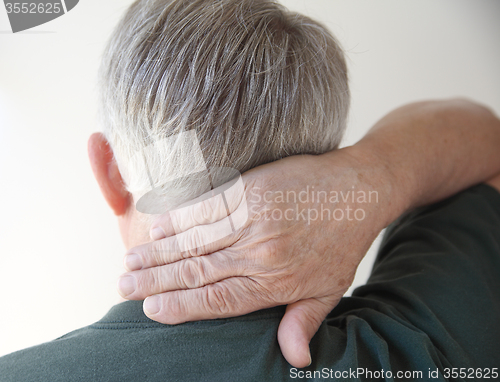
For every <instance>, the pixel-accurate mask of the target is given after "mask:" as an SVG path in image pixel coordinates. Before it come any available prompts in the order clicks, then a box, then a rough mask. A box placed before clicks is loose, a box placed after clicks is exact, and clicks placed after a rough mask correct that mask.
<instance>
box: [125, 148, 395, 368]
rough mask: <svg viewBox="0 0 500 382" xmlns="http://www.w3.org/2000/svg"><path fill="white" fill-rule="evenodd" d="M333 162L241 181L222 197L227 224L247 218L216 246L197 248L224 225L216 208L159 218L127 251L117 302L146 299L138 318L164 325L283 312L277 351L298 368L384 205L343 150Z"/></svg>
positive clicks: (292, 162) (286, 163)
mask: <svg viewBox="0 0 500 382" xmlns="http://www.w3.org/2000/svg"><path fill="white" fill-rule="evenodd" d="M330 155H332V154H330ZM334 155H335V160H334V161H333V163H335V166H332V165H331V163H332V158H328V164H327V163H326V161H325V163H323V162H322V161H321V160H319V159H320V158H321V157H313V156H300V157H290V158H286V159H284V160H281V161H279V162H275V163H271V164H268V165H265V166H262V167H260V168H258V169H256V170H251V171H249V172H247V173H245V174H244V175H243V182H244V188H245V192H244V193H232V194H231V193H226V195H227V196H228V197H229V199H228V200H227V202H228V203H227V204H228V207H229V210H230V212H231V214H233V215H234V214H235V211H237V210H238V208H239V207H241V206H242V202H243V197H246V203H247V204H246V206H245V207H246V208H247V211H248V214H249V218H248V220H247V221H246V223H245V224H244V225H243V227H242V228H241V229H239V230H237V231H236V232H235V233H233V234H232V235H230V236H228V237H226V238H224V239H221V240H219V241H216V242H215V243H211V244H207V245H203V240H202V238H203V237H206V235H204V232H211V230H212V229H215V230H217V224H218V223H220V222H221V221H222V220H223V219H224V218H225V217H226V216H227V212H226V207H225V205H224V204H223V203H220V201H219V202H218V203H217V202H215V201H214V200H215V199H207V200H205V201H204V202H203V204H201V205H200V204H197V205H194V206H191V207H187V208H183V209H179V210H177V211H172V212H171V213H166V214H164V215H162V216H161V217H160V218H159V219H158V220H157V221H156V222H155V223H154V224H153V226H152V233H153V234H152V236H153V237H154V238H155V239H159V240H157V241H154V242H152V243H148V244H145V245H142V246H139V247H136V248H133V249H131V250H129V251H128V254H127V256H126V258H125V266H126V268H127V269H129V270H130V271H131V272H130V273H128V274H126V275H125V276H124V277H133V278H134V279H135V285H136V288H135V290H134V291H130V290H128V291H125V290H123V291H122V295H123V296H124V297H126V298H127V299H144V298H146V297H147V299H146V301H145V303H144V310H145V313H146V314H147V315H148V316H149V317H150V318H151V319H153V320H155V321H159V322H162V323H166V324H178V323H181V322H185V321H193V320H201V319H211V318H220V317H231V316H238V315H242V314H246V313H249V312H252V311H256V310H260V309H264V308H269V307H272V306H277V305H284V304H288V307H287V310H286V313H285V316H284V317H283V320H282V321H281V324H280V327H279V330H278V341H279V343H280V346H281V349H282V352H283V355H284V356H285V358H286V359H287V361H288V362H289V363H290V364H292V365H293V366H296V367H305V366H307V365H308V364H309V363H310V361H311V360H310V354H309V342H310V340H311V338H312V337H313V335H314V334H315V333H316V331H317V329H318V328H319V326H320V324H321V322H322V321H323V320H324V318H325V317H326V315H327V314H328V313H329V312H330V311H331V310H332V309H333V308H334V307H335V306H336V304H337V303H338V301H339V300H340V298H341V297H342V296H343V295H344V293H345V292H346V291H347V289H348V288H349V286H350V285H351V283H352V281H353V278H354V274H355V271H356V268H357V266H358V264H359V262H360V261H361V259H362V258H363V256H364V254H365V253H366V251H367V250H368V248H369V246H370V245H371V243H372V242H373V240H374V239H375V237H376V236H377V234H378V233H379V232H380V230H381V229H382V228H383V227H384V226H385V224H387V219H386V218H385V216H384V214H383V211H382V210H381V209H380V208H379V204H378V202H379V198H384V199H385V198H387V197H388V195H389V182H388V176H387V174H386V173H383V172H381V171H377V168H376V165H375V164H374V161H373V158H370V160H368V158H365V159H366V161H363V160H362V159H361V158H359V156H357V157H355V156H353V155H351V151H350V149H342V150H339V151H337V152H335V153H334ZM325 159H326V158H325ZM367 162H370V164H367ZM372 179H376V181H371V180H372ZM332 180H333V181H332ZM212 232H213V231H212ZM180 233H183V235H182V243H180V237H181V236H180V235H179V234H180ZM186 241H187V243H186ZM181 247H184V248H185V247H188V248H192V249H190V250H187V251H181V250H180V248H181ZM132 284H133V283H132ZM152 295H153V296H152ZM148 296H151V297H148Z"/></svg>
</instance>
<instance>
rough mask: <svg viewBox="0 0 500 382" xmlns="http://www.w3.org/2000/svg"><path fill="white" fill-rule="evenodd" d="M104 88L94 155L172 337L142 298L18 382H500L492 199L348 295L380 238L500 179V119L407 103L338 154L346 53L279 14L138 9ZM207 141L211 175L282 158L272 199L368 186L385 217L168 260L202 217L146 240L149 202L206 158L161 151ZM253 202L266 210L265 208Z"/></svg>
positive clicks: (142, 286)
mask: <svg viewBox="0 0 500 382" xmlns="http://www.w3.org/2000/svg"><path fill="white" fill-rule="evenodd" d="M101 79H102V90H103V91H102V94H103V98H102V105H103V117H104V118H105V130H104V134H100V133H97V134H94V135H92V137H91V138H90V140H89V155H90V160H91V165H92V168H93V171H94V174H95V176H96V179H97V181H98V183H99V185H100V188H101V190H102V193H103V196H104V197H105V199H106V200H107V202H108V204H109V205H110V207H111V209H112V210H113V212H114V213H115V214H116V215H117V216H118V221H119V226H120V231H121V234H122V237H123V241H124V243H125V246H126V247H127V248H128V249H130V253H129V254H130V257H128V259H127V266H128V267H129V268H130V269H131V270H132V272H131V273H129V274H128V275H126V277H124V278H123V279H122V281H121V284H120V285H121V291H122V294H123V295H124V296H126V297H127V298H131V299H134V298H135V299H141V298H143V297H145V296H146V295H148V294H151V293H162V292H163V293H162V294H161V295H160V296H156V297H153V298H149V299H147V300H146V302H145V303H144V304H145V306H144V307H145V309H146V310H147V311H148V315H149V316H150V317H152V318H154V319H156V320H159V321H163V322H165V323H166V324H161V323H158V322H154V321H152V320H150V319H148V318H147V317H146V316H145V315H144V313H143V311H142V303H141V302H137V301H127V302H123V303H120V304H118V305H116V306H114V307H113V308H111V310H110V311H109V313H108V314H107V315H106V316H105V317H104V318H103V319H101V320H100V321H98V322H96V323H95V324H92V325H90V326H88V327H85V328H82V329H79V330H76V331H74V332H72V333H69V334H67V335H65V336H63V337H61V338H59V339H56V340H55V341H52V342H49V343H46V344H42V345H40V346H36V347H33V348H29V349H26V350H23V351H20V352H16V353H13V354H11V355H8V356H5V357H2V358H1V359H0V375H1V379H2V381H24V380H26V381H48V380H49V381H72V380H85V381H89V380H92V381H112V380H116V381H126V380H130V381H138V380H140V381H165V380H172V381H180V380H189V381H191V380H198V381H200V380H202V381H237V380H245V381H265V380H269V381H280V380H288V379H296V378H308V379H314V378H316V379H317V378H320V377H325V378H326V377H327V378H337V379H344V380H345V379H373V378H379V377H380V378H385V379H389V380H390V379H391V378H402V377H404V376H406V374H405V373H410V374H411V373H422V374H417V375H415V374H412V377H413V378H414V379H417V378H421V379H430V378H432V379H433V380H434V379H436V380H439V379H441V380H443V379H444V378H451V377H448V376H447V374H446V373H450V375H451V373H453V372H454V371H453V370H452V368H453V367H460V368H474V372H476V373H477V371H478V370H479V371H480V372H481V373H483V374H485V373H489V375H490V376H493V375H497V374H495V373H497V371H496V370H494V368H495V367H497V365H495V364H494V363H495V362H497V361H498V359H496V358H495V354H498V351H499V350H500V349H499V346H500V345H499V344H500V341H499V331H498V329H497V327H496V323H497V322H498V319H499V318H500V314H499V301H500V296H499V293H500V283H499V279H498V270H499V269H500V267H499V264H498V263H499V238H500V234H499V233H500V232H499V231H500V223H499V219H500V218H499V216H500V200H499V199H500V195H499V194H498V193H497V191H495V189H493V188H491V187H489V186H485V185H480V186H476V187H475V188H472V189H469V190H467V191H465V192H463V193H462V194H459V195H458V196H455V197H453V198H451V199H448V200H445V201H443V202H441V203H440V204H437V205H435V206H431V207H428V208H424V209H420V210H415V211H413V212H412V213H410V214H408V215H406V216H405V217H404V218H403V219H402V220H400V222H399V223H398V224H397V225H395V226H393V228H392V229H391V230H389V233H388V235H387V238H386V241H385V242H384V244H383V246H382V248H381V252H380V255H379V258H378V260H377V264H376V267H375V268H374V272H373V274H372V277H371V279H370V281H369V283H368V284H367V285H366V286H365V287H363V288H361V289H359V290H358V292H357V293H356V295H355V297H351V298H344V299H341V297H342V295H343V294H344V292H345V290H346V289H347V287H348V286H349V284H350V283H351V281H352V278H353V275H354V272H355V269H356V266H357V264H358V263H359V261H360V259H361V258H362V256H363V255H364V253H365V252H366V250H367V248H368V247H369V245H370V243H371V241H372V240H373V238H374V237H375V236H376V235H377V233H378V232H379V231H380V229H381V228H382V227H385V226H386V225H387V224H388V223H390V222H391V221H393V220H394V219H396V218H397V217H398V216H399V215H401V214H402V213H403V212H405V211H407V210H409V209H414V208H416V207H419V206H422V205H425V204H429V203H432V202H435V201H438V200H441V199H443V198H445V197H447V196H450V195H452V194H453V193H456V192H458V191H460V190H463V189H464V188H467V187H469V186H472V185H474V184H477V183H479V182H483V181H485V180H487V179H489V178H491V177H493V175H494V174H495V173H498V172H500V153H499V150H498V147H499V145H500V121H499V120H498V119H497V118H496V117H495V116H494V115H493V114H492V113H491V112H490V111H488V110H487V109H485V108H484V107H482V106H479V105H475V104H473V103H471V102H467V101H460V100H452V101H441V102H423V103H417V104H412V105H407V106H405V107H402V108H400V109H398V110H396V111H394V112H392V113H390V114H389V115H388V116H386V117H385V118H384V119H382V120H381V121H380V122H379V123H377V125H376V126H375V127H374V129H373V130H372V132H371V133H370V134H369V135H367V137H365V138H364V139H363V140H362V141H360V142H359V143H358V144H356V145H355V146H352V147H349V148H345V149H341V150H333V149H335V148H336V147H337V145H338V143H339V141H340V139H341V136H342V132H343V130H344V127H345V119H346V116H347V111H348V104H349V92H348V87H347V73H346V67H345V63H344V58H343V54H342V50H341V49H340V47H339V46H338V44H337V42H336V41H335V39H334V38H333V37H332V36H331V34H330V33H329V32H328V31H327V30H326V29H325V28H323V27H322V26H321V25H320V24H318V23H316V22H314V21H313V20H310V19H309V18H306V17H304V16H301V15H298V14H294V13H290V12H288V11H287V10H285V9H284V8H282V7H281V6H279V5H277V4H275V3H274V2H272V1H264V0H258V1H255V0H252V1H250V0H243V1H241V0H238V1H236V0H219V1H201V0H197V1H164V0H150V1H146V0H144V1H137V2H135V3H134V4H133V5H132V6H131V7H130V9H129V10H128V11H127V13H126V15H125V17H124V18H123V20H122V21H121V22H120V24H119V25H118V27H117V29H116V30H115V32H114V34H113V36H112V38H111V41H110V43H109V45H108V48H107V50H106V54H105V57H104V60H103V66H102V77H101ZM191 130H194V131H195V132H196V134H197V137H198V139H199V143H200V148H201V151H202V152H203V156H204V159H205V161H206V164H207V165H208V167H233V168H236V169H238V170H239V171H241V172H244V171H246V170H249V169H252V168H254V167H257V166H259V165H261V164H264V163H268V162H273V161H275V162H274V163H269V164H266V165H264V166H261V167H257V168H255V169H253V170H251V171H248V172H246V173H245V174H244V176H243V180H244V182H245V187H246V190H248V191H254V192H256V193H257V194H258V195H259V193H260V195H264V193H265V192H267V191H287V190H288V191H296V192H300V191H302V190H303V189H304V187H306V186H311V187H312V186H315V189H316V190H326V191H330V190H335V191H343V190H345V191H347V190H352V189H353V187H354V189H355V190H358V191H367V192H369V191H377V193H378V195H379V199H378V200H377V201H378V203H368V204H367V205H365V206H364V208H365V209H366V218H365V219H361V220H356V219H341V220H338V221H337V220H317V221H314V222H312V223H311V224H309V225H306V224H304V222H303V221H288V220H279V221H274V220H271V221H268V220H266V219H264V218H260V219H248V220H247V223H246V224H245V226H244V227H242V228H240V229H239V230H236V232H235V233H233V234H232V235H230V236H228V237H226V238H224V239H222V240H219V241H218V242H216V243H212V244H211V245H209V246H202V247H198V248H197V249H196V250H195V251H188V252H176V251H175V250H171V249H172V248H175V240H176V236H175V235H173V233H178V232H179V230H183V231H185V232H189V230H193V229H195V228H196V227H195V226H196V224H197V223H200V221H199V220H197V219H195V220H194V221H191V222H190V221H182V222H180V221H177V223H179V222H180V223H181V224H180V225H178V224H176V223H175V222H176V220H175V216H176V215H175V213H172V214H170V215H169V218H168V219H166V220H161V221H160V225H159V227H162V231H163V236H166V238H164V239H161V240H159V241H157V242H155V244H147V243H148V242H150V238H149V229H150V226H151V222H152V220H153V217H152V216H149V215H145V214H143V213H141V212H139V211H138V210H137V203H138V202H139V200H141V198H143V197H144V195H147V192H148V189H150V188H151V186H152V185H157V184H160V185H161V184H165V183H166V182H167V181H166V179H169V176H171V174H172V173H174V174H176V172H179V173H182V171H181V170H182V169H181V170H179V169H178V168H174V166H173V163H175V164H176V165H180V166H181V167H182V166H185V165H186V163H190V162H192V158H190V152H189V150H188V151H187V152H186V151H184V154H185V155H177V154H176V157H175V158H173V157H172V156H173V153H172V152H168V150H167V151H165V152H164V153H163V154H162V155H161V156H158V155H155V156H154V158H155V159H154V160H153V159H152V158H153V157H150V156H148V155H150V154H151V155H153V154H154V153H151V150H149V149H148V147H151V145H154V144H155V142H158V141H161V140H163V139H165V138H170V137H175V136H182V133H184V132H186V131H191ZM332 150H333V151H332ZM177 153H178V152H177ZM294 154H318V155H301V156H292V155H294ZM319 154H322V155H319ZM137 155H139V158H143V160H144V161H143V163H147V164H148V166H141V165H139V164H138V163H140V161H138V160H136V158H138V157H137ZM287 156H290V157H289V158H286V159H283V160H278V159H280V158H284V157H287ZM471 163H473V164H474V165H473V166H471V165H470V164H471ZM175 179H177V180H176V181H175V182H169V183H168V184H169V185H170V187H169V188H164V187H159V188H158V190H160V191H161V192H162V193H164V194H165V195H164V198H163V199H162V200H167V201H170V200H175V201H176V202H178V201H179V199H186V195H187V196H188V197H187V198H192V197H195V196H197V194H198V193H199V192H200V190H201V189H202V187H201V186H199V185H198V184H197V183H196V182H193V179H192V178H186V177H184V178H182V177H176V178H175ZM499 183H500V181H499V178H496V179H494V180H492V181H491V185H492V186H494V187H497V188H498V185H499ZM229 202H231V201H229ZM308 203H312V205H311V207H314V203H317V201H316V202H312V201H310V202H308ZM349 203H351V202H350V201H349V200H346V201H343V200H341V201H339V202H338V203H336V207H339V208H340V207H342V206H344V207H347V206H348V204H349ZM357 203H360V202H359V200H353V201H352V204H353V207H355V205H356V204H357ZM173 204H175V203H173ZM255 205H257V207H258V208H257V209H253V210H252V209H251V208H252V207H253V205H252V203H251V202H250V205H249V208H250V210H251V211H254V213H256V214H259V213H260V212H262V210H261V209H260V208H264V207H266V206H261V205H259V204H258V203H256V204H255ZM227 207H228V209H229V211H231V210H232V208H233V207H234V205H233V204H232V203H229V204H228V206H227ZM276 207H277V208H283V209H284V208H285V207H287V206H281V205H280V206H276ZM193 211H194V210H193ZM214 212H215V211H214ZM250 215H252V213H250ZM192 216H196V214H193V215H192ZM250 217H252V216H250ZM217 219H219V215H218V214H217V213H214V215H213V216H207V217H206V222H205V223H207V224H211V223H214V222H216V221H217ZM165 223H167V224H165ZM161 236H162V235H159V236H158V235H156V236H155V237H156V238H160V237H161ZM152 245H154V246H156V247H154V246H153V247H151V246H152ZM152 248H153V251H152ZM154 248H156V250H154ZM217 249H221V250H217ZM151 253H153V254H154V256H151ZM132 255H136V256H132ZM201 255H204V256H201ZM196 270H197V271H199V273H198V274H197V273H196V272H195V271H196ZM150 277H155V280H157V283H155V284H152V285H153V287H152V288H149V289H148V286H150V285H151V284H150V283H149V280H150ZM186 280H190V281H189V282H188V281H186ZM284 304H289V305H288V307H285V306H284ZM337 304H338V305H337ZM335 305H337V307H336V308H335V309H333V310H332V308H333V307H334V306H335ZM200 307H201V309H200ZM258 309H260V310H258ZM255 310H258V311H255ZM254 311H255V312H254ZM330 311H331V312H330ZM486 311H487V312H488V314H485V312H486ZM328 313H329V315H328V318H327V319H326V320H325V321H323V319H324V318H325V316H326V315H327V314H328ZM205 316H208V317H205ZM214 316H216V317H219V318H220V319H218V320H208V321H199V320H200V319H203V318H213V317H214ZM234 316H238V317H234ZM193 320H198V321H195V322H186V321H193ZM280 322H281V324H280ZM172 324H177V325H172ZM278 326H280V328H279V333H278V337H279V344H280V345H281V348H282V351H283V355H284V356H285V357H283V356H282V354H281V352H280V348H279V345H278V341H277V340H276V334H277V332H278ZM318 327H319V330H318V331H317V333H316V335H315V336H314V338H313V340H312V342H311V345H310V348H311V353H312V354H309V340H310V339H311V337H313V335H314V333H315V332H316V330H317V329H318ZM294 347H295V348H296V349H294ZM285 358H286V359H285ZM287 361H288V362H287ZM290 364H291V365H293V366H296V367H304V366H307V365H309V366H308V369H305V370H299V369H297V368H294V367H291V366H290ZM487 369H488V370H487ZM461 372H462V371H461ZM467 372H468V373H470V370H467ZM369 373H371V374H369ZM381 373H382V374H381ZM389 373H390V375H389ZM397 373H403V374H401V375H399V374H397ZM431 373H432V374H431ZM420 375H421V376H422V377H420Z"/></svg>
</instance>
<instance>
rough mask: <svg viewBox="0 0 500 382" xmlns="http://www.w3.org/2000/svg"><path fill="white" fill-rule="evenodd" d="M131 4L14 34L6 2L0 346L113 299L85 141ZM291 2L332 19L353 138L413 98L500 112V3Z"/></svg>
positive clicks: (1, 17) (97, 313) (4, 348)
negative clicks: (111, 45) (112, 42)
mask: <svg viewBox="0 0 500 382" xmlns="http://www.w3.org/2000/svg"><path fill="white" fill-rule="evenodd" d="M130 3H131V1H130V0H106V1H102V0H81V1H80V4H78V5H77V6H76V7H75V8H74V9H73V10H72V11H71V12H69V13H68V14H67V15H65V16H63V17H61V18H59V19H56V20H54V21H52V22H50V23H48V24H45V25H41V26H39V27H37V28H34V29H32V30H30V31H26V32H23V33H19V34H15V35H14V34H12V33H11V32H10V26H9V24H8V19H7V14H6V11H5V8H4V5H3V2H2V4H1V5H0V197H1V207H0V208H1V214H0V253H1V255H0V256H1V262H0V264H1V265H0V267H1V268H0V272H1V273H0V291H1V294H2V301H1V302H2V308H1V314H0V355H3V354H6V353H9V352H12V351H14V350H18V349H21V348H24V347H27V346H31V345H35V344H38V343H40V342H44V341H48V340H52V339H54V338H56V337H58V336H60V335H62V334H64V333H66V332H68V331H71V330H73V329H76V328H78V327H81V326H84V325H88V324H90V323H92V322H94V321H96V320H98V319H99V318H100V317H101V316H102V315H104V314H105V313H106V311H107V310H108V309H109V308H110V307H111V306H112V305H113V304H114V303H115V302H116V301H117V297H118V295H117V292H116V288H115V285H116V280H117V276H118V275H119V274H120V273H121V272H122V268H121V261H122V256H123V254H124V249H123V246H122V244H121V241H120V238H119V234H118V230H117V227H116V223H115V218H114V217H113V215H112V213H111V212H110V210H109V209H108V207H107V205H106V204H105V203H104V201H103V199H102V198H101V195H100V193H99V190H98V188H97V186H96V184H95V182H94V179H93V177H92V174H91V171H90V167H89V164H88V160H87V152H86V142H87V138H88V136H89V135H90V134H91V133H92V132H93V131H96V130H98V129H99V126H98V125H97V123H96V117H95V114H96V82H95V79H96V72H97V67H98V63H99V58H100V54H101V51H102V49H103V46H104V43H105V41H106V39H107V37H108V35H109V34H110V32H111V30H112V28H113V27H114V26H115V24H116V23H117V21H118V18H119V17H120V15H121V14H122V13H123V11H124V10H125V9H126V8H127V6H128V5H129V4H130ZM283 3H284V4H285V5H287V6H289V7H290V8H292V9H295V10H299V11H301V12H303V13H306V14H307V15H310V16H312V17H314V18H317V19H319V20H321V21H323V22H324V23H325V24H326V25H327V26H328V27H330V28H331V30H332V31H333V32H334V33H335V34H336V36H337V37H338V38H339V40H340V41H341V42H342V44H343V46H344V48H345V50H346V52H347V56H348V62H349V68H350V74H351V89H352V99H353V102H352V110H351V117H350V123H349V133H348V134H347V137H346V140H345V142H344V144H345V145H347V144H352V143H354V142H355V141H357V140H358V139H359V138H360V137H361V136H362V135H363V134H364V133H365V132H366V131H367V129H368V128H369V127H370V126H371V125H372V124H373V123H374V122H375V121H376V120H377V119H378V118H380V117H381V116H382V115H383V114H385V113H386V112H388V111H389V110H390V109H392V108H394V107H396V106H398V105H401V104H403V103H406V102H409V101H414V100H419V99H424V98H442V97H451V96H457V95H461V96H466V97H470V98H473V99H476V100H478V101H481V102H484V103H486V104H488V105H490V106H491V107H492V108H493V109H495V110H496V112H497V113H500V23H499V20H500V2H498V1H496V0H474V1H473V0H418V1H417V0H412V1H410V0H407V1H400V0H378V1H360V0H354V1H353V0H348V1H347V0H342V1H332V0H294V1H292V0H290V1H288V0H287V1H285V0H283ZM473 165H474V163H471V166H473ZM373 252H374V251H373V249H372V251H371V255H370V256H368V257H367V259H366V260H365V261H364V262H363V264H362V266H361V268H360V271H359V274H358V277H357V279H356V284H357V285H359V284H360V283H362V282H363V281H364V280H365V279H366V277H367V275H368V271H369V267H370V264H371V261H372V259H373Z"/></svg>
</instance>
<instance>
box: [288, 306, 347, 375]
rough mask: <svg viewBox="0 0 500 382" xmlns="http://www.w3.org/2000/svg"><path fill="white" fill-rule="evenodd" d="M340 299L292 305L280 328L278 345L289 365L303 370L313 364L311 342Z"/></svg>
mask: <svg viewBox="0 0 500 382" xmlns="http://www.w3.org/2000/svg"><path fill="white" fill-rule="evenodd" d="M337 302H338V299H335V301H332V298H331V297H322V298H309V299H307V300H300V301H297V302H295V303H293V304H290V305H288V306H287V308H286V312H285V315H284V316H283V318H282V320H281V323H280V326H279V328H278V343H279V344H280V348H281V353H282V354H283V357H285V359H286V360H287V361H288V363H289V364H290V365H292V366H294V367H298V368H303V367H306V366H309V365H310V364H311V362H312V358H311V352H310V351H309V342H310V341H311V339H312V338H313V336H314V334H316V332H317V331H318V329H319V327H320V325H321V323H322V322H323V320H324V319H325V317H326V316H327V315H328V313H330V311H331V310H332V309H333V307H334V306H335V305H336V303H337Z"/></svg>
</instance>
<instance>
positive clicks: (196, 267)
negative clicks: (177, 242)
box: [175, 258, 206, 289]
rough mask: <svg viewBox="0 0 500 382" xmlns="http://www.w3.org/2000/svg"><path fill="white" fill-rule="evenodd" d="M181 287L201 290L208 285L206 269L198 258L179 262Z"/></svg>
mask: <svg viewBox="0 0 500 382" xmlns="http://www.w3.org/2000/svg"><path fill="white" fill-rule="evenodd" d="M175 274H178V277H179V285H180V286H181V287H182V288H185V289H194V288H199V287H201V286H203V285H205V283H206V275H205V267H204V266H203V263H202V262H200V261H198V259H197V258H194V259H186V260H184V261H181V262H179V272H175Z"/></svg>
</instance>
